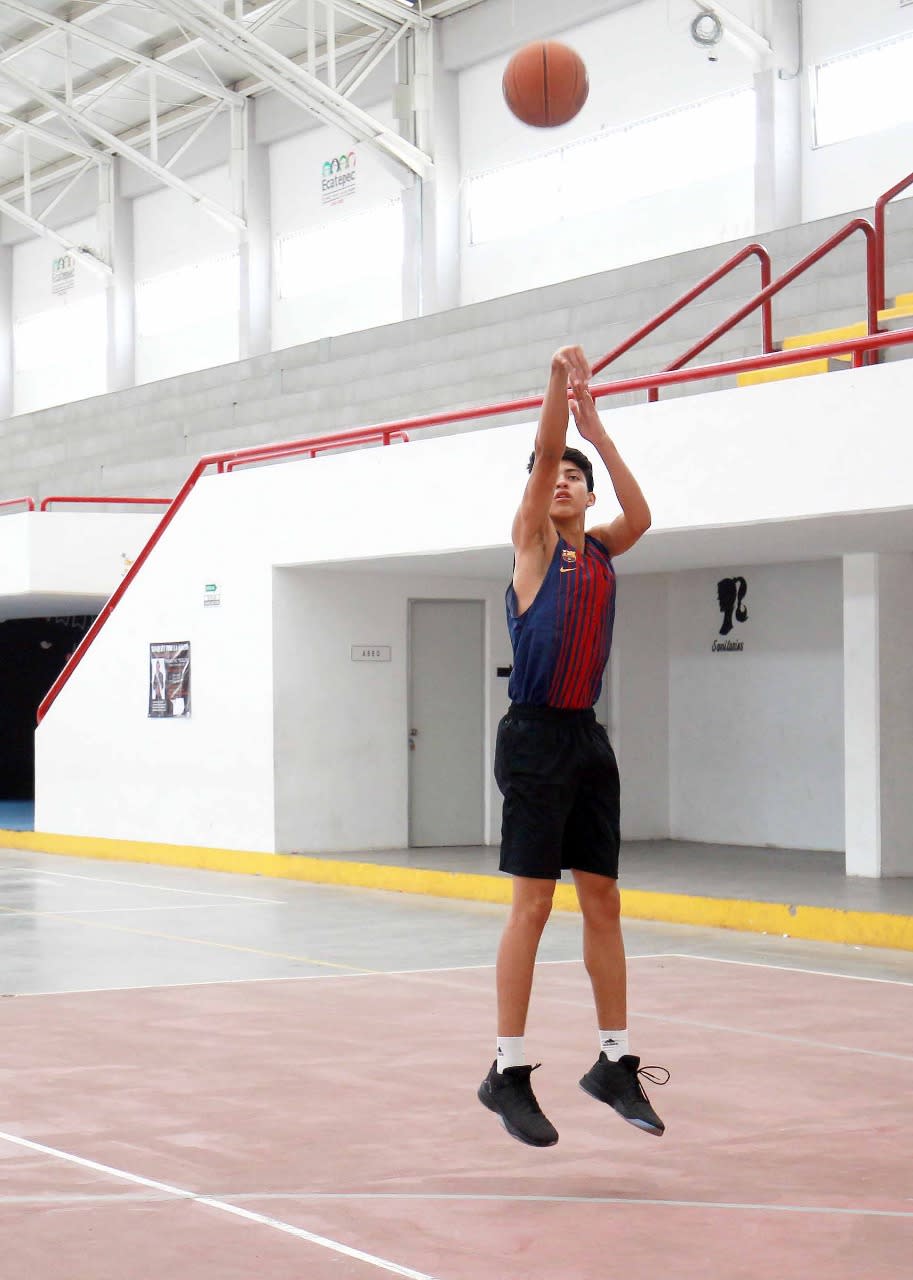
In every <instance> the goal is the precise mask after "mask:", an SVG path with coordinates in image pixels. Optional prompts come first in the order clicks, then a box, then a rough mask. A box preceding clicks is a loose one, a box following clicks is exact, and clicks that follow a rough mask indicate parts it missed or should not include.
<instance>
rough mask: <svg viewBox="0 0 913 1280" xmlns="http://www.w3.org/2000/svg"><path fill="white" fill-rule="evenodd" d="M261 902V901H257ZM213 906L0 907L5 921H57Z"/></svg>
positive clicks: (197, 904) (209, 905)
mask: <svg viewBox="0 0 913 1280" xmlns="http://www.w3.org/2000/svg"><path fill="white" fill-rule="evenodd" d="M257 901H260V899H257ZM222 905H223V907H225V908H228V907H230V906H235V905H240V904H236V903H230V902H226V903H223V904H222ZM212 910H214V908H213V906H212V904H211V903H209V902H179V903H176V904H175V903H171V902H169V903H167V904H165V903H161V904H160V905H159V906H157V907H67V909H66V910H65V911H58V910H54V911H50V910H49V911H38V912H35V911H19V910H17V909H16V908H15V907H3V906H0V911H2V912H3V919H4V920H7V919H8V918H9V917H10V916H34V915H36V914H37V915H42V916H53V917H54V919H55V920H56V919H57V917H58V916H100V915H111V914H114V915H126V914H127V913H129V912H132V911H212Z"/></svg>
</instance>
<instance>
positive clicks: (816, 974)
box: [665, 938, 913, 987]
mask: <svg viewBox="0 0 913 1280" xmlns="http://www.w3.org/2000/svg"><path fill="white" fill-rule="evenodd" d="M794 941H796V942H801V941H802V939H801V938H796V939H794ZM825 945H832V946H833V945H834V944H833V943H831V944H825ZM885 949H886V950H890V948H885ZM665 954H666V955H667V956H668V957H669V958H670V959H673V960H706V961H707V962H708V963H710V964H739V965H744V966H745V967H746V968H749V969H778V970H781V971H782V972H783V973H807V974H810V975H811V976H812V977H813V978H844V979H845V980H846V981H847V982H884V983H886V984H887V985H889V986H893V987H913V982H905V981H904V980H903V979H902V978H870V977H869V976H868V975H867V974H864V973H834V972H833V971H832V970H830V969H802V968H800V967H799V966H798V965H790V964H774V963H773V962H767V963H765V961H763V960H724V959H722V958H721V957H720V956H699V955H697V954H695V953H694V952H691V951H668V952H666V953H665ZM911 963H913V957H911Z"/></svg>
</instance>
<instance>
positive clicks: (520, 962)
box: [496, 876, 555, 1036]
mask: <svg viewBox="0 0 913 1280" xmlns="http://www.w3.org/2000/svg"><path fill="white" fill-rule="evenodd" d="M554 894H555V881H554V880H533V879H531V878H530V877H528V876H514V877H513V899H512V902H511V907H510V915H509V916H508V917H507V923H506V925H505V926H504V932H503V934H502V935H501V942H500V945H499V947H498V962H497V971H496V972H497V989H498V1035H499V1036H522V1035H523V1033H524V1031H525V1030H526V1015H527V1012H528V1010H529V998H530V994H531V992H532V989H533V971H534V969H535V965H536V952H537V951H538V950H539V940H540V938H541V937H542V930H543V929H544V928H545V925H546V922H547V920H548V917H549V915H550V913H551V910H552V898H553V897H554Z"/></svg>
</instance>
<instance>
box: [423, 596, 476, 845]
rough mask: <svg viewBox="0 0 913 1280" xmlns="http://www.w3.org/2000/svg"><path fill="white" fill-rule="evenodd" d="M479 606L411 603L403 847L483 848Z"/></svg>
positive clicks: (473, 603) (452, 602) (447, 602)
mask: <svg viewBox="0 0 913 1280" xmlns="http://www.w3.org/2000/svg"><path fill="white" fill-rule="evenodd" d="M484 609H485V606H484V603H483V601H481V600H413V601H412V602H411V604H410V617H409V679H410V697H409V716H410V719H409V738H408V742H407V743H406V744H404V749H406V750H408V752H409V844H410V845H412V846H413V847H417V848H428V847H429V846H438V845H478V844H481V843H482V822H483V808H484V806H483V787H484V776H485V767H484V742H485V736H484V726H483V710H484V703H485V697H484V692H485V685H484V662H483V642H484V635H483V627H484Z"/></svg>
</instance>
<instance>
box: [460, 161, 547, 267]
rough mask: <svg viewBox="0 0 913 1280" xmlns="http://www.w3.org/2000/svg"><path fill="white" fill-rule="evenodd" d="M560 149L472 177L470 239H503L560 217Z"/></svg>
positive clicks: (545, 224) (481, 241) (523, 232)
mask: <svg viewBox="0 0 913 1280" xmlns="http://www.w3.org/2000/svg"><path fill="white" fill-rule="evenodd" d="M561 198H562V192H561V152H560V151H551V152H549V153H548V154H547V155H544V156H540V157H538V158H537V159H536V160H524V161H521V162H520V163H518V164H511V165H506V166H505V167H504V168H503V169H493V170H492V171H491V172H490V173H482V174H479V175H478V177H475V178H470V180H469V223H470V242H471V243H472V244H484V243H485V241H487V240H503V239H506V238H508V237H515V236H518V235H524V234H525V233H526V232H527V231H532V230H534V229H535V228H536V227H547V226H551V224H552V223H554V222H557V221H558V220H559V219H560V217H561Z"/></svg>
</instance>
